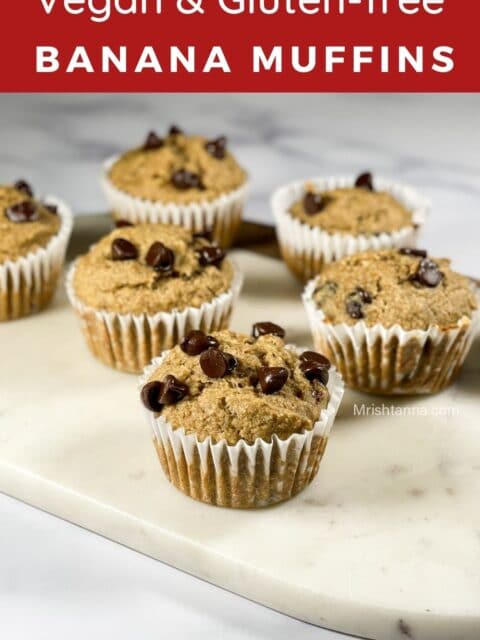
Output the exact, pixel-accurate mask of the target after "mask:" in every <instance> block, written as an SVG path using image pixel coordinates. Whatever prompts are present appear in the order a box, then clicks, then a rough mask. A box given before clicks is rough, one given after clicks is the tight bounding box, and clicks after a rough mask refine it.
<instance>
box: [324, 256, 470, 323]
mask: <svg viewBox="0 0 480 640" xmlns="http://www.w3.org/2000/svg"><path fill="white" fill-rule="evenodd" d="M313 300H314V302H315V303H316V305H317V307H318V308H320V309H321V310H322V311H323V313H324V314H325V319H326V321H327V322H330V323H332V324H337V323H346V324H349V325H353V324H355V323H356V322H358V321H360V320H363V321H364V322H365V323H366V324H367V325H369V326H372V325H374V324H381V325H383V326H384V327H392V326H394V325H400V326H401V327H402V328H403V329H405V330H407V331H408V330H413V329H422V330H426V329H428V328H430V327H431V326H438V327H440V328H442V329H447V328H450V327H453V326H455V325H457V324H458V322H459V321H461V320H462V319H463V318H471V316H472V312H473V311H474V310H475V309H477V301H476V298H475V295H474V293H473V290H472V285H471V283H470V281H469V280H468V278H466V277H465V276H462V275H460V274H458V273H456V272H455V271H452V269H451V268H450V261H449V260H447V259H444V258H441V259H436V258H433V259H430V258H428V257H427V256H426V252H425V251H420V250H411V249H404V250H393V249H392V250H384V251H367V252H364V253H359V254H355V255H353V256H349V257H347V258H344V259H342V260H339V261H338V262H333V263H331V264H328V265H326V266H325V268H324V270H323V272H322V274H321V275H320V276H318V277H317V279H316V286H315V291H314V293H313Z"/></svg>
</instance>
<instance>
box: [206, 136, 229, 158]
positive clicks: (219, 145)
mask: <svg viewBox="0 0 480 640" xmlns="http://www.w3.org/2000/svg"><path fill="white" fill-rule="evenodd" d="M205 149H206V150H207V151H208V153H209V154H210V155H211V156H213V157H214V158H216V159H217V160H223V159H224V158H225V156H226V155H227V139H226V137H225V136H221V137H220V138H217V139H216V140H209V141H208V142H207V143H206V144H205Z"/></svg>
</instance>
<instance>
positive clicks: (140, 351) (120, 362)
mask: <svg viewBox="0 0 480 640" xmlns="http://www.w3.org/2000/svg"><path fill="white" fill-rule="evenodd" d="M231 262H232V261H231ZM232 264H233V267H234V274H233V280H232V283H231V286H230V289H228V291H225V292H224V293H221V294H220V295H218V296H216V297H215V298H213V299H212V300H211V301H209V302H205V303H204V304H202V305H201V306H200V307H187V308H186V309H183V310H182V311H178V310H172V311H168V312H167V311H161V312H159V313H156V314H154V315H148V314H145V313H144V314H140V315H134V314H120V313H114V312H109V311H102V310H98V309H94V308H92V307H89V306H87V305H85V304H84V303H83V302H82V301H81V300H79V298H78V297H77V296H76V294H75V289H74V285H73V279H74V275H75V268H76V263H73V264H72V265H71V267H70V269H69V271H68V275H67V294H68V298H69V300H70V303H71V304H72V306H73V308H74V309H75V311H76V312H77V315H78V316H79V318H80V319H81V321H82V330H83V333H84V335H85V338H86V340H87V343H88V346H89V348H90V350H91V351H92V353H93V354H94V355H95V356H96V357H97V358H99V359H100V360H102V362H104V363H105V364H107V365H108V366H110V367H113V368H116V369H120V370H122V371H127V372H130V373H140V372H141V371H142V370H143V369H144V367H145V366H146V365H147V364H148V363H149V362H150V361H151V360H152V358H154V357H155V356H158V355H160V353H162V352H163V351H165V350H166V349H170V348H171V347H173V346H174V345H175V344H178V343H179V342H181V340H182V339H183V338H184V337H185V335H186V333H188V332H189V331H191V330H193V329H202V330H203V331H205V332H211V331H218V330H220V329H223V328H226V327H227V326H228V322H229V319H230V315H231V313H232V310H233V307H234V305H235V302H236V300H237V298H238V295H239V293H240V291H241V288H242V285H243V274H242V273H241V271H240V270H239V269H238V267H236V265H235V264H234V263H233V262H232Z"/></svg>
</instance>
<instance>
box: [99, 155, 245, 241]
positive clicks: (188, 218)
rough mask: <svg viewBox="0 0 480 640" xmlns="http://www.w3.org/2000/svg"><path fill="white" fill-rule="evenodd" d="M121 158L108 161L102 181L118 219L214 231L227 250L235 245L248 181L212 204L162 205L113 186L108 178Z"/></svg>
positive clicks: (204, 202)
mask: <svg viewBox="0 0 480 640" xmlns="http://www.w3.org/2000/svg"><path fill="white" fill-rule="evenodd" d="M118 159H119V156H116V157H114V158H110V159H109V160H107V162H105V164H104V168H103V174H102V178H101V185H102V189H103V192H104V194H105V197H106V198H107V201H108V204H109V206H110V209H111V210H112V213H113V217H114V219H115V220H126V221H127V222H131V223H132V224H140V223H153V224H158V223H162V224H172V225H176V226H181V227H185V228H187V229H190V230H191V231H193V232H194V233H199V232H202V231H208V230H211V231H212V240H213V241H215V242H216V243H218V244H219V245H220V246H221V247H223V248H224V249H228V248H229V247H230V246H231V245H232V244H233V241H234V239H235V236H236V233H237V231H238V229H239V227H240V224H241V222H242V214H243V210H244V207H245V201H246V198H247V195H248V182H245V183H244V184H242V185H241V186H240V187H239V188H238V189H235V190H233V191H230V192H228V193H225V194H222V195H221V196H219V197H218V198H215V199H214V200H210V201H207V200H205V201H200V202H190V203H177V202H158V201H154V200H147V199H143V198H138V197H135V196H132V195H129V194H128V193H126V192H125V191H121V190H120V189H118V188H117V187H116V186H115V185H114V184H113V183H112V181H111V180H110V179H109V177H108V176H109V173H110V169H111V168H112V166H113V165H114V164H115V162H116V161H117V160H118Z"/></svg>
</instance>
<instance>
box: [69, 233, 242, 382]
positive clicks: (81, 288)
mask: <svg viewBox="0 0 480 640" xmlns="http://www.w3.org/2000/svg"><path fill="white" fill-rule="evenodd" d="M240 287H241V276H240V274H239V273H238V271H237V270H236V269H235V268H234V266H233V264H232V263H231V262H230V261H229V260H227V259H226V257H225V252H224V251H223V250H222V249H220V248H219V247H218V246H217V245H215V244H212V243H210V242H209V241H208V240H206V239H205V238H204V237H203V236H197V235H195V234H192V232H191V231H189V230H187V229H182V228H178V227H174V226H171V225H161V224H145V225H137V226H130V227H128V226H127V227H121V228H118V229H115V230H114V231H112V232H111V233H110V234H109V235H107V236H105V237H104V238H102V239H101V240H100V241H99V242H98V243H97V244H96V245H94V246H93V247H92V248H91V249H90V251H89V252H88V254H87V255H85V256H82V257H81V258H79V259H78V261H77V262H76V264H75V265H74V267H73V269H72V271H71V273H70V274H69V279H68V292H69V296H70V300H71V302H72V304H73V306H74V308H75V309H76V311H77V313H78V315H79V316H80V318H81V319H82V326H83V330H84V334H85V337H86V339H87V343H88V345H89V347H90V349H91V351H92V352H93V354H94V355H95V356H96V357H98V358H99V359H100V360H102V361H103V362H104V363H106V364H108V365H110V366H112V367H114V368H118V369H121V370H123V371H130V372H139V371H141V370H142V369H143V367H144V366H145V365H146V364H147V363H148V362H150V360H151V359H152V358H153V357H154V356H156V355H159V354H160V353H161V352H162V351H163V350H165V349H169V348H171V347H172V346H174V345H175V344H177V343H178V342H179V341H181V340H182V339H183V337H184V334H185V332H188V331H190V330H192V329H204V330H208V331H210V330H219V329H223V328H226V327H227V325H228V322H229V319H230V314H231V311H232V307H233V303H234V301H235V299H236V296H237V295H238V293H239V290H240Z"/></svg>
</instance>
